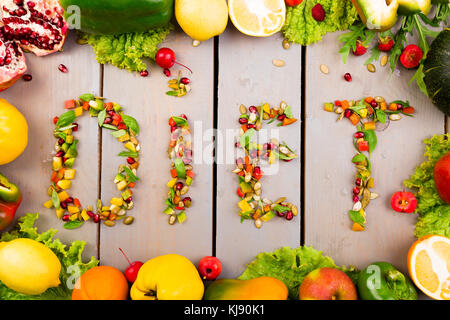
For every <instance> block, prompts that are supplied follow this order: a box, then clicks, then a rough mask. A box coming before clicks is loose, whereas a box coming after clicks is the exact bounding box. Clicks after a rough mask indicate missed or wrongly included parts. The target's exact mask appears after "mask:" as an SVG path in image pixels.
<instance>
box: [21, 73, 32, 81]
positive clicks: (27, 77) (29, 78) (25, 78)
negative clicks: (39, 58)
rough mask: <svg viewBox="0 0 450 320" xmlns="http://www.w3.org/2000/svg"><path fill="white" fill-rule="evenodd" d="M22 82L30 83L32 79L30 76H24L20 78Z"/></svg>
mask: <svg viewBox="0 0 450 320" xmlns="http://www.w3.org/2000/svg"><path fill="white" fill-rule="evenodd" d="M22 79H23V81H27V82H28V81H31V80H32V79H33V77H32V76H31V74H24V75H23V77H22Z"/></svg>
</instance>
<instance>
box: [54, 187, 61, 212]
mask: <svg viewBox="0 0 450 320" xmlns="http://www.w3.org/2000/svg"><path fill="white" fill-rule="evenodd" d="M52 203H53V206H54V207H55V208H56V209H59V208H60V207H61V203H60V201H59V196H58V192H56V190H55V189H53V190H52Z"/></svg>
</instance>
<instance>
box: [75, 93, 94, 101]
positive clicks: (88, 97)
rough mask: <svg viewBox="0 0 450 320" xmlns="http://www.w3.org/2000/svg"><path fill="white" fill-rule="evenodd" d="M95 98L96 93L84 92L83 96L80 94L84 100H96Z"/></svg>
mask: <svg viewBox="0 0 450 320" xmlns="http://www.w3.org/2000/svg"><path fill="white" fill-rule="evenodd" d="M94 98H95V95H93V94H92V93H85V94H82V95H81V96H79V99H80V100H83V101H86V102H89V101H91V100H94Z"/></svg>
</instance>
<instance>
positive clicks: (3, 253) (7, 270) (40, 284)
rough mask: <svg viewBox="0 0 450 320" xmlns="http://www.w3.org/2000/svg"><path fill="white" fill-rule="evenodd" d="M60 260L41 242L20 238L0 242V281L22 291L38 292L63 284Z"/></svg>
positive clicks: (33, 293)
mask: <svg viewBox="0 0 450 320" xmlns="http://www.w3.org/2000/svg"><path fill="white" fill-rule="evenodd" d="M60 272H61V263H60V262H59V260H58V257H57V256H56V255H55V254H54V253H53V251H52V250H50V249H49V248H47V247H46V246H44V245H43V244H42V243H40V242H38V241H35V240H31V239H26V238H19V239H15V240H12V241H9V242H0V281H1V282H3V284H5V285H6V286H7V287H8V288H10V289H12V290H14V291H17V292H19V293H23V294H28V295H38V294H41V293H43V292H45V291H46V290H47V289H48V288H51V287H57V286H58V285H59V284H60V280H59V273H60Z"/></svg>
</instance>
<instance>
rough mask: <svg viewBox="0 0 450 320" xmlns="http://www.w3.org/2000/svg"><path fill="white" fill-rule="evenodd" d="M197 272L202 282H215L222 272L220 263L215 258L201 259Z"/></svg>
mask: <svg viewBox="0 0 450 320" xmlns="http://www.w3.org/2000/svg"><path fill="white" fill-rule="evenodd" d="M198 272H199V273H200V276H201V277H202V278H203V279H204V280H215V279H217V277H218V276H219V275H220V273H221V272H222V263H221V262H220V260H219V259H217V258H216V257H210V256H207V257H203V258H202V259H201V260H200V262H199V264H198Z"/></svg>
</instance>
